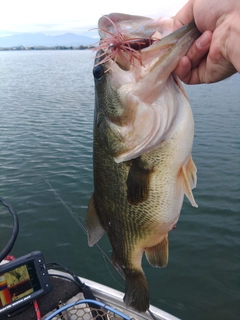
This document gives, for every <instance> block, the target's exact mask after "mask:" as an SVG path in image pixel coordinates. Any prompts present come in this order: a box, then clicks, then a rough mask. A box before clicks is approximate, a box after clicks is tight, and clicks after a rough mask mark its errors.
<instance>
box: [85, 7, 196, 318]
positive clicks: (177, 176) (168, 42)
mask: <svg viewBox="0 0 240 320" xmlns="http://www.w3.org/2000/svg"><path fill="white" fill-rule="evenodd" d="M126 19H127V23H128V39H129V40H128V41H131V37H130V35H131V32H130V28H129V25H130V24H131V21H132V22H133V25H134V27H135V30H136V25H137V24H138V23H139V26H138V27H139V28H138V30H144V28H145V27H146V28H147V26H146V25H145V24H146V21H147V23H149V24H150V25H151V28H152V27H153V26H155V27H156V32H157V31H158V25H159V21H160V20H159V19H157V20H156V21H155V20H152V19H149V18H144V17H142V18H141V17H138V16H128V15H121V14H116V13H114V14H110V15H108V16H107V17H106V18H105V20H104V17H103V18H101V19H100V21H99V28H100V30H101V31H100V34H101V36H102V38H101V41H100V45H99V50H98V52H97V54H96V60H95V67H94V69H93V75H94V77H95V97H96V98H95V116H94V148H93V162H94V193H93V195H92V197H91V199H90V202H89V206H88V211H87V217H86V226H87V231H88V242H89V245H90V246H93V245H94V244H95V243H96V242H97V241H98V240H99V239H100V238H101V237H102V236H103V235H104V234H105V233H107V235H108V237H109V240H110V243H111V246H112V261H113V264H114V265H115V267H116V268H117V269H118V270H120V271H121V273H122V274H123V275H124V277H125V280H126V286H125V296H124V301H125V303H126V305H127V306H128V307H131V308H134V309H136V310H137V311H140V312H144V311H146V310H147V309H148V307H149V288H148V284H147V281H146V278H145V275H144V273H143V269H142V266H141V261H142V255H143V253H144V252H145V254H146V258H147V260H148V262H149V263H150V264H151V265H152V266H154V267H161V268H162V267H165V266H166V265H167V263H168V232H169V231H171V230H172V229H174V228H175V226H176V223H177V221H178V218H179V215H180V210H181V207H182V202H183V197H184V194H185V195H186V196H187V197H188V199H189V200H190V202H191V203H192V205H193V206H197V205H196V203H195V200H194V197H193V194H192V188H194V187H195V186H196V167H195V165H194V162H193V160H192V157H191V150H192V143H193V136H194V121H193V116H192V112H191V108H190V104H189V101H188V98H187V96H186V93H185V91H184V88H183V87H182V85H181V83H180V81H179V80H178V79H177V78H176V76H174V75H173V74H172V71H173V70H174V68H175V67H176V65H177V63H178V60H179V59H180V57H181V56H183V55H184V54H186V52H187V50H188V48H189V47H190V45H191V43H192V42H193V41H194V39H196V37H197V36H198V35H199V32H198V30H197V29H196V27H195V25H194V24H190V25H187V26H184V27H183V28H182V29H179V30H178V31H176V32H174V33H172V34H169V36H166V37H165V38H163V39H162V40H161V41H157V42H156V41H149V46H148V47H144V48H143V49H139V51H138V54H135V53H134V52H133V51H131V50H129V46H127V44H126V46H124V41H125V40H124V37H122V34H121V31H119V30H122V28H121V26H124V25H125V22H126ZM143 21H144V25H142V26H141V23H143ZM111 23H112V24H111ZM164 23H166V29H169V20H164V21H163V22H162V23H161V30H160V31H161V33H164V30H163V29H164V28H163V27H164ZM103 26H104V28H108V27H109V28H110V29H109V30H111V32H110V31H109V33H106V30H105V29H101V27H102V28H103ZM114 28H115V34H114V33H113V30H112V29H114ZM160 31H159V32H160ZM104 34H107V39H105V38H104V37H105V36H104ZM111 37H112V38H111ZM133 38H134V37H133ZM118 42H119V43H118ZM109 43H110V44H111V45H110V46H109ZM104 46H105V47H104ZM118 50H119V51H118ZM122 52H124V55H123V54H122ZM138 59H139V60H138Z"/></svg>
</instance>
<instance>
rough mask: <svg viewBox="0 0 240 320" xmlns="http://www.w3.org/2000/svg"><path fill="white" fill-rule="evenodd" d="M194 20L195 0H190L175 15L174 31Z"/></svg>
mask: <svg viewBox="0 0 240 320" xmlns="http://www.w3.org/2000/svg"><path fill="white" fill-rule="evenodd" d="M193 20H194V17H193V1H191V0H189V1H188V2H187V3H186V4H185V5H184V6H183V7H182V9H181V10H180V11H178V13H177V14H176V15H175V17H174V22H173V31H175V30H177V29H178V28H180V27H182V26H183V25H185V24H187V23H189V22H191V21H193Z"/></svg>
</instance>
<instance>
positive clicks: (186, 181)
mask: <svg viewBox="0 0 240 320" xmlns="http://www.w3.org/2000/svg"><path fill="white" fill-rule="evenodd" d="M181 178H182V184H183V188H184V193H185V195H186V196H187V198H188V200H189V201H190V202H191V204H192V206H193V207H196V208H197V207H198V205H197V204H196V202H195V199H194V196H193V194H192V189H193V188H195V187H196V185H197V168H196V166H195V163H194V162H193V159H192V156H191V157H190V158H189V160H188V162H187V164H186V165H185V166H182V168H181Z"/></svg>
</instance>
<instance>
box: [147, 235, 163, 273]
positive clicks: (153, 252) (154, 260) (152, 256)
mask: <svg viewBox="0 0 240 320" xmlns="http://www.w3.org/2000/svg"><path fill="white" fill-rule="evenodd" d="M145 254H146V258H147V260H148V262H149V263H150V264H151V265H152V266H153V267H160V268H164V267H166V265H167V264H168V235H166V236H165V237H164V239H163V240H162V241H161V242H160V243H159V244H157V245H156V246H154V247H151V248H147V249H145Z"/></svg>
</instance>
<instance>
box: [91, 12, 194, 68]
mask: <svg viewBox="0 0 240 320" xmlns="http://www.w3.org/2000/svg"><path fill="white" fill-rule="evenodd" d="M121 17H122V15H121V14H119V16H118V15H117V14H110V15H108V16H103V17H102V18H101V19H100V20H99V34H100V37H101V40H100V42H99V46H98V47H97V48H96V49H95V51H100V50H101V52H102V53H101V56H99V57H101V59H100V60H101V61H100V62H99V64H100V63H101V64H104V63H108V62H109V63H108V64H109V66H108V68H107V69H106V70H105V72H107V71H109V69H111V68H112V62H113V63H114V64H117V65H118V67H120V68H121V69H123V70H125V71H129V70H132V68H136V67H148V66H149V64H151V65H152V63H153V62H154V64H156V66H157V64H159V63H161V60H163V59H165V58H166V57H167V56H168V60H170V59H171V57H172V56H174V60H175V61H176V60H177V62H176V63H175V64H174V66H173V68H172V70H174V69H175V67H176V66H177V64H178V60H179V58H180V57H181V56H183V55H185V54H186V53H187V51H188V49H189V48H190V46H191V44H192V43H193V41H194V40H195V39H196V38H198V37H199V36H200V32H199V31H198V29H197V27H196V25H195V23H194V22H191V23H189V24H187V25H185V26H183V27H182V28H180V29H178V30H176V31H175V32H172V33H171V31H170V30H167V31H166V32H164V33H165V34H167V35H166V36H163V37H162V34H163V32H162V30H161V32H159V31H158V29H159V26H158V22H157V21H156V23H155V31H154V32H153V29H151V31H148V32H145V31H144V29H145V28H146V25H147V22H145V21H144V23H142V21H141V23H142V24H141V23H140V25H139V26H138V27H137V28H136V27H135V29H133V30H122V29H121V28H120V25H121V24H123V23H124V21H121V19H120V18H121ZM132 17H133V20H134V18H135V16H132ZM124 18H125V16H124V15H123V17H122V19H123V20H124ZM136 18H137V19H139V18H145V17H136ZM145 19H148V20H147V21H149V20H150V22H151V21H153V22H154V20H152V19H150V18H145ZM153 22H151V23H152V24H153ZM148 23H149V22H148ZM101 27H103V28H105V29H102V28H101ZM149 32H152V33H151V34H150V33H149ZM170 53H171V54H170ZM171 63H172V62H171ZM172 65H173V64H172ZM156 66H155V67H156Z"/></svg>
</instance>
